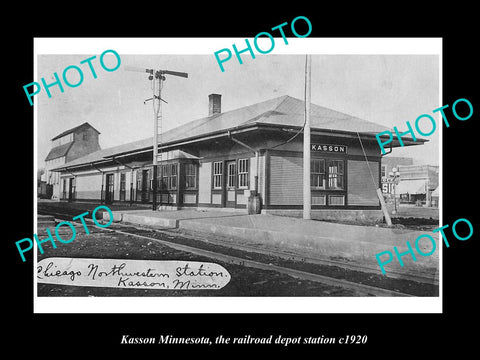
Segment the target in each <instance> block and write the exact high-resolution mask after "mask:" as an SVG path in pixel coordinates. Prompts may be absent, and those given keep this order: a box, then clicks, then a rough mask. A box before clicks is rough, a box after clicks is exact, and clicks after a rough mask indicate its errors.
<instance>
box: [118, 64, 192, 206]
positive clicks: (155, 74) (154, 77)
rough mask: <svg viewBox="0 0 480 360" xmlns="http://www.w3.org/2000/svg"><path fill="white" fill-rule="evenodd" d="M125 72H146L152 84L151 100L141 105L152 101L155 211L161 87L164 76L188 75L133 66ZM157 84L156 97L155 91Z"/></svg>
mask: <svg viewBox="0 0 480 360" xmlns="http://www.w3.org/2000/svg"><path fill="white" fill-rule="evenodd" d="M125 70H128V71H138V72H146V73H149V74H150V75H149V77H148V79H149V80H150V81H151V82H152V92H153V95H152V98H151V99H147V100H145V101H144V102H143V103H144V104H145V103H146V102H147V101H149V100H152V103H153V144H152V145H153V161H152V165H153V180H152V181H153V182H152V192H153V199H152V210H153V211H156V210H157V190H158V189H157V177H158V136H159V135H160V136H161V134H162V111H161V110H162V101H163V102H165V103H166V101H165V100H163V99H162V87H163V82H164V81H165V80H166V78H165V76H164V75H173V76H180V77H183V78H188V74H187V73H184V72H178V71H170V70H154V69H143V68H137V67H134V66H125ZM157 82H158V95H157V91H156V87H157V85H156V84H157Z"/></svg>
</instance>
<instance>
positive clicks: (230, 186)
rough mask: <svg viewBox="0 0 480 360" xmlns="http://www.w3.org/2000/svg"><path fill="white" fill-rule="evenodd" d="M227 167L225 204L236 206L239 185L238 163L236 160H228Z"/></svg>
mask: <svg viewBox="0 0 480 360" xmlns="http://www.w3.org/2000/svg"><path fill="white" fill-rule="evenodd" d="M225 165H226V166H225V168H226V186H225V197H224V198H225V206H226V207H235V204H236V187H237V182H236V180H237V163H236V161H235V160H233V161H227V162H226V163H225Z"/></svg>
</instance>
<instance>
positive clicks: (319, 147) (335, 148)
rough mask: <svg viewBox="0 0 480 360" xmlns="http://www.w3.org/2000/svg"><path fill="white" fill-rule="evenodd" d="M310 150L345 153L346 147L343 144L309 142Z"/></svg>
mask: <svg viewBox="0 0 480 360" xmlns="http://www.w3.org/2000/svg"><path fill="white" fill-rule="evenodd" d="M310 150H311V151H321V152H329V153H344V154H346V153H347V147H346V146H345V145H331V144H311V145H310Z"/></svg>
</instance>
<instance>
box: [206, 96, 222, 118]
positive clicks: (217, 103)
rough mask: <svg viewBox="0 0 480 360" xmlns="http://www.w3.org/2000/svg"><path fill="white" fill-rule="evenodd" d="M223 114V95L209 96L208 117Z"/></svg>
mask: <svg viewBox="0 0 480 360" xmlns="http://www.w3.org/2000/svg"><path fill="white" fill-rule="evenodd" d="M221 112H222V95H220V94H210V95H208V116H212V115H214V114H220V113H221Z"/></svg>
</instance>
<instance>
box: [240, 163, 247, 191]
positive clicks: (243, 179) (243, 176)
mask: <svg viewBox="0 0 480 360" xmlns="http://www.w3.org/2000/svg"><path fill="white" fill-rule="evenodd" d="M238 188H239V189H248V159H239V160H238Z"/></svg>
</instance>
